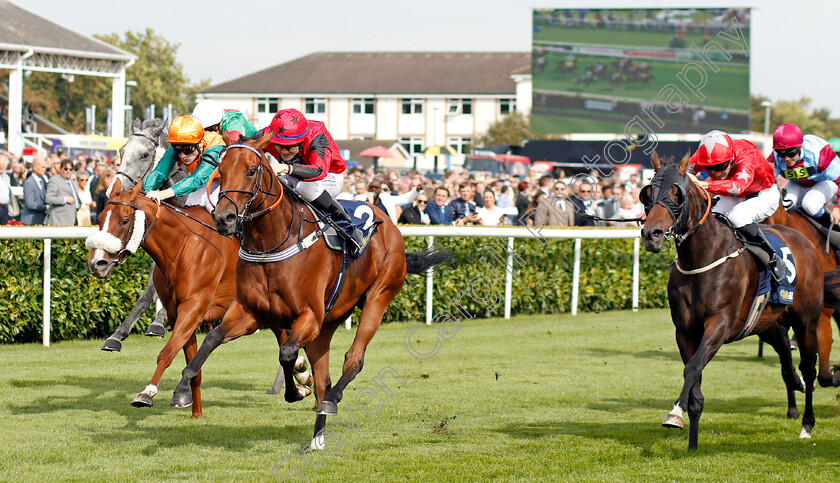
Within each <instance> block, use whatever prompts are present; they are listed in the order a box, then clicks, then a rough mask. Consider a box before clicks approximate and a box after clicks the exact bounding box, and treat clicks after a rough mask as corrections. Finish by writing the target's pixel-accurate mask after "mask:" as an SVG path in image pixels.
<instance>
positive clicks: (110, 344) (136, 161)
mask: <svg viewBox="0 0 840 483" xmlns="http://www.w3.org/2000/svg"><path fill="white" fill-rule="evenodd" d="M167 127H168V123H167V121H166V120H165V119H150V120H146V121H141V120H140V119H135V120H134V124H133V125H132V129H131V134H129V135H128V140H127V141H126V143H125V145H124V146H123V147H122V148H120V160H121V163H120V171H119V172H118V173H117V176H118V177H119V179H120V183H121V184H122V189H124V190H125V189H130V188H133V187H134V186H135V185H136V184H137V183H139V182H140V181H141V180H142V179H143V178H145V177H146V175H148V174H149V173H151V172H152V170H153V169H154V168H155V166H156V165H157V162H158V161H159V160H160V158H161V156H163V153H164V152H166V148H168V147H169V143H168V142H167V140H166V138H167ZM186 176H187V173H186V172H185V171H183V170H181V169H175V170H173V171H172V173H170V175H169V179H167V180H166V182H165V183H164V186H163V188H168V187H169V186H172V185H173V184H175V183H176V182H178V181H180V180H181V179H183V178H184V177H186ZM110 189H111V188H110V187H109V190H110ZM109 194H110V191H109ZM185 200H186V197H185V196H181V197H177V198H173V199H172V203H173V204H175V205H177V206H180V207H183V206H184V201H185ZM154 270H155V264H154V263H152V268H151V270H149V280H148V282H147V283H146V289H145V290H144V291H143V293H142V294H141V295H140V297H139V298H138V299H137V302H135V304H134V307H133V308H132V309H131V312H130V313H129V314H128V316H127V317H126V318H125V320H123V322H122V323H121V324H120V325H119V327H117V329H116V330H115V331H114V333H113V334H111V335H110V336H109V337H108V338H107V339H106V340H105V343H104V344H103V345H102V350H103V351H109V352H119V351H120V350H121V349H122V341H123V340H124V339H125V338H126V337H128V335H129V334H130V333H131V329H132V328H134V324H136V323H137V321H138V320H140V316H141V315H143V313H145V312H146V311H147V310H148V309H149V307H151V306H152V305H153V304H154V303H155V302H156V301H157V299H158V295H157V292H155V286H154V283H153V282H152V273H153V272H154ZM146 335H147V336H150V337H163V336H164V335H166V310H164V309H161V310H159V311H158V313H157V316H156V317H155V320H154V321H153V322H152V324H151V325H149V328H148V330H147V331H146Z"/></svg>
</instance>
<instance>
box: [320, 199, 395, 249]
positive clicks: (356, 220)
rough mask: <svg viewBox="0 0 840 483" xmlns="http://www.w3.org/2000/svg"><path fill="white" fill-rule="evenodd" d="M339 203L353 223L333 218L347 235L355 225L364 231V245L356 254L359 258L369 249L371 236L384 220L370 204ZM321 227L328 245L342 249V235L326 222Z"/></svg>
mask: <svg viewBox="0 0 840 483" xmlns="http://www.w3.org/2000/svg"><path fill="white" fill-rule="evenodd" d="M339 203H341V206H342V207H344V211H346V212H347V214H348V215H350V219H351V221H352V225H351V224H350V223H347V222H346V221H344V220H333V223H335V224H336V225H337V226H338V227H339V228H341V229H342V230H344V232H345V233H346V234H347V235H349V234H350V233H352V231H351V230H352V226H355V227H356V228H358V229H360V230H361V231H362V235H363V236H364V240H363V243H362V247H361V249H360V250H359V253H358V254H357V255H356V258H358V257H360V256H362V254H363V253H364V252H365V250H367V247H368V245H369V244H370V240H371V238H373V236H374V235H375V234H376V230H377V227H378V226H379V225H380V224H382V221H383V220H381V219H377V218H376V214H375V213H374V212H373V209H372V208H371V207H370V205H368V204H367V203H364V202H362V201H350V200H339ZM321 229H322V230H323V231H324V240H325V241H326V242H327V246H328V247H330V248H331V249H333V250H341V249H342V241H343V240H342V236H341V235H339V234H338V233H336V232H335V230H334V229H333V228H332V227H331V226H329V225H327V224H326V223H322V226H321Z"/></svg>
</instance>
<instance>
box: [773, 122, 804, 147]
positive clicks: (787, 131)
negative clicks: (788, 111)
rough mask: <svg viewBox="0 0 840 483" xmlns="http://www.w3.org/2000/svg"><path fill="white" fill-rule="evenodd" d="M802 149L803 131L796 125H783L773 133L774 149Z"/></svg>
mask: <svg viewBox="0 0 840 483" xmlns="http://www.w3.org/2000/svg"><path fill="white" fill-rule="evenodd" d="M799 147H802V130H801V129H799V127H798V126H797V125H796V124H782V125H781V126H779V127H777V128H776V130H775V131H774V132H773V149H774V150H778V149H788V148H799Z"/></svg>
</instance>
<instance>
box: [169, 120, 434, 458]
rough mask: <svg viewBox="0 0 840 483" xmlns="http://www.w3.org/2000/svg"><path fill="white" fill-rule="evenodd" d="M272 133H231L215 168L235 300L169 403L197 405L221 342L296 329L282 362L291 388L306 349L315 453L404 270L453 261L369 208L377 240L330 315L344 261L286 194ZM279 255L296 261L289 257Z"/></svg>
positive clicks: (363, 209) (218, 218)
mask: <svg viewBox="0 0 840 483" xmlns="http://www.w3.org/2000/svg"><path fill="white" fill-rule="evenodd" d="M273 135H274V133H268V134H267V135H265V136H263V137H261V138H258V139H249V140H240V143H238V144H231V141H230V139H229V138H227V136H225V144H227V148H226V150H225V152H224V154H223V155H222V157H221V162H220V164H219V167H218V172H219V175H220V176H221V185H220V193H219V203H218V205H217V206H216V209H215V211H214V214H213V218H214V219H215V222H216V227H217V230H219V232H220V233H236V234H237V236H238V238H239V240H240V247H241V248H240V257H241V258H240V260H239V263H238V265H237V267H236V285H237V295H236V300H235V301H234V302H233V304H232V305H231V307H230V309H229V310H228V311H227V313H226V314H225V317H224V319H223V320H222V323H221V324H220V325H219V326H218V327H216V328H215V329H213V330H212V331H210V332H209V333H208V334H207V337H205V339H204V342H203V343H202V345H201V348H200V349H199V351H198V353H197V354H196V356H195V357H194V358H193V359H192V361H190V363H189V364H187V367H186V368H185V369H184V371H183V377H182V379H181V382H180V383H179V384H178V387H177V388H176V389H175V393H174V394H173V396H172V405H173V406H177V407H181V406H186V405H188V404H190V390H189V389H190V387H191V384H194V380H195V378H196V377H197V376H198V375H199V374H200V371H201V366H202V365H203V364H204V362H205V361H206V360H207V357H208V356H209V355H210V353H211V352H212V351H213V350H214V349H215V348H216V347H218V346H219V345H220V344H223V343H225V342H228V341H231V340H234V339H237V338H239V337H241V336H243V335H248V334H252V333H254V332H255V331H256V330H257V329H258V328H259V327H270V328H272V329H273V330H275V331H276V330H278V329H291V335H290V336H289V337H288V338H287V339H286V341H285V342H284V343H283V344H282V346H281V348H280V364H281V366H283V369H284V372H285V373H286V382H287V388H288V387H289V385H288V384H289V383H290V382H291V380H290V377H291V376H290V374H291V371H289V372H286V369H291V367H292V364H293V362H294V356H295V354H297V351H298V349H300V348H301V347H303V348H305V350H306V354H307V356H308V358H309V360H310V362H311V363H312V369H313V374H314V376H315V398H316V403H317V413H318V414H317V416H316V420H315V432H314V435H313V439H312V442H311V444H310V447H311V448H313V449H323V448H324V441H323V439H324V436H323V430H324V428H325V426H326V420H327V415H334V414H337V404H338V402H339V401H340V400H341V397H342V394H343V392H344V389H345V388H346V387H347V385H348V384H349V383H350V382H351V381H352V380H353V379H354V378H355V377H356V375H357V374H359V372H360V371H361V370H362V366H363V363H364V354H365V350H366V348H367V346H368V344H369V343H370V341H371V339H372V338H373V336H374V334H375V333H376V331H377V329H378V328H379V325H380V324H381V322H382V317H383V315H384V314H385V310H386V309H387V307H388V304H389V303H390V302H391V300H392V299H393V298H394V296H396V294H397V293H398V292H399V291H400V289H401V288H402V286H403V282H404V281H405V277H406V272H408V273H415V274H419V273H424V272H425V271H426V270H427V269H428V268H430V267H432V266H434V265H436V264H438V263H442V262H444V261H446V260H447V259H448V258H449V254H448V253H446V252H435V251H429V250H426V251H423V252H415V253H406V252H405V246H404V244H403V239H402V235H401V234H400V231H399V229H397V227H396V226H395V225H394V224H393V223H391V221H390V220H389V218H388V215H387V214H385V213H384V212H383V211H381V210H379V209H378V208H376V207H373V206H371V205H369V204H362V205H360V206H359V207H358V208H357V209H355V210H353V212H354V213H355V214H356V216H359V215H360V214H361V215H362V217H363V218H366V225H367V226H368V227H369V226H371V225H374V228H372V229H375V230H376V232H375V234H374V235H373V236H370V235H368V236H369V237H370V242H369V244H368V245H367V247H366V248H365V249H364V251H363V253H361V255H359V257H358V258H357V259H354V260H352V261H350V262H349V266H348V268H347V272H346V276H345V277H344V280H346V284H345V285H344V287H343V289H342V290H341V291H340V293H339V295H338V296H337V298H336V299H335V300H334V305H333V306H332V309H331V310H329V311H328V310H327V301H328V300H329V299H331V293H332V291H333V288H334V286H335V285H336V284H337V280H338V279H339V277H340V276H341V275H342V274H341V273H340V272H341V269H340V267H341V265H342V257H343V255H342V254H341V253H340V252H339V251H331V250H330V249H329V248H328V247H327V244H326V243H325V242H324V240H323V237H322V236H321V231H320V228H319V226H318V224H317V223H316V219H317V218H318V217H319V215H317V214H315V213H314V212H313V211H312V210H311V208H310V207H308V206H306V205H305V204H304V203H302V202H301V201H300V200H299V199H296V198H295V197H294V196H292V195H290V194H288V193H286V192H285V191H286V189H285V188H284V187H283V184H281V183H280V182H279V181H278V178H277V177H276V176H275V175H274V172H273V170H272V169H271V167H270V166H269V161H268V158H267V156H266V154H265V152H264V148H265V147H266V146H267V145H268V143H269V142H270V140H271V138H272V136H273ZM380 222H381V224H379V223H380ZM375 224H379V226H378V227H376V226H375ZM245 254H251V255H253V256H255V257H260V256H270V255H273V254H277V255H278V257H277V260H276V261H271V262H269V261H266V260H255V259H254V258H252V257H247V258H248V259H246V256H245ZM280 254H291V255H290V256H289V257H288V258H286V257H280V256H279V255H280ZM249 260H250V261H249ZM357 306H358V307H360V308H361V316H360V322H359V326H358V329H357V331H356V336H355V338H354V339H353V343H352V345H351V347H350V349H349V350H348V351H347V353H346V354H345V358H344V365H343V368H342V375H341V378H340V379H339V380H338V382H337V383H336V385H335V386H333V385H332V383H331V381H330V375H329V349H330V341H331V339H332V336H333V333H334V332H335V330H336V329H337V328H338V326H339V325H340V324H341V323H342V322H343V321H344V320H346V319H347V317H348V316H349V315H350V314H351V313H352V312H353V311H354V309H355V308H356V307H357ZM296 398H297V394H296V393H294V392H291V393H290V392H288V391H287V393H286V400H287V401H290V402H291V401H293V400H296Z"/></svg>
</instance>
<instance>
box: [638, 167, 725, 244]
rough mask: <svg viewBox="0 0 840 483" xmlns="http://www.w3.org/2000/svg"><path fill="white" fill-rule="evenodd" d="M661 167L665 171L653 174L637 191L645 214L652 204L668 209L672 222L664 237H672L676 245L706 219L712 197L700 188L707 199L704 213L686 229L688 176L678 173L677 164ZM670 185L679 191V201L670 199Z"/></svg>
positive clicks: (689, 193) (688, 190)
mask: <svg viewBox="0 0 840 483" xmlns="http://www.w3.org/2000/svg"><path fill="white" fill-rule="evenodd" d="M661 169H662V170H665V172H663V173H662V175H660V176H654V177H653V179H652V180H651V182H650V184H649V185H647V186H645V187H644V188H642V191H641V192H640V193H639V201H641V202H642V204H643V205H644V207H645V214H648V213H649V212H650V210H651V208H653V207H654V205H661V206H662V207H663V208H665V209H666V210H668V213H670V214H671V218H673V219H674V223H673V224H672V225H671V226H670V227H669V228H668V230H666V231H665V238H674V239H675V240H676V241H677V245H680V244H681V243H682V242H683V241H685V240H686V239H687V238H688V237H689V236H691V234H692V233H694V231H696V230H697V229H699V228H700V226H702V225H703V223H704V222H705V221H706V218H707V217H708V216H709V212H710V211H711V208H712V197H711V196H710V195H709V194H708V192H707V191H706V190H701V192H702V193H703V197H704V198H705V199H706V201H707V206H706V213H705V214H704V215H703V218H701V219H700V221H699V222H698V223H697V224H696V225H694V226H692V227H691V228H688V229H686V225H687V223H688V216H689V213H688V211H689V210H688V206H689V200H690V199H691V190H690V189H689V185H688V183H689V180H688V176H686V175H683V174H680V172H679V170H678V166H677V165H675V164H669V165H667V166H663V167H662V168H661ZM671 186H676V187H677V189H678V190H679V192H680V195H679V197H678V198H679V203H675V202H674V200H672V199H671V196H670V193H669V191H670V188H671Z"/></svg>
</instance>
